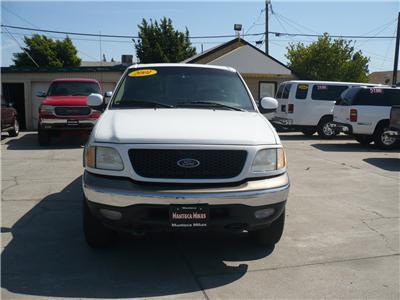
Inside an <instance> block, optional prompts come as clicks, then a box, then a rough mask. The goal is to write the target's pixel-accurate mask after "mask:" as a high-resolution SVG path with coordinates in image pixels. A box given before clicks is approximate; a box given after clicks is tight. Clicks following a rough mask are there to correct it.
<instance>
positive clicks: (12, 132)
mask: <svg viewBox="0 0 400 300" xmlns="http://www.w3.org/2000/svg"><path fill="white" fill-rule="evenodd" d="M8 134H9V135H10V136H11V137H16V136H18V134H19V123H18V120H17V119H15V121H14V126H13V129H11V130H10V131H9V132H8Z"/></svg>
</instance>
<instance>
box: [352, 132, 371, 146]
mask: <svg viewBox="0 0 400 300" xmlns="http://www.w3.org/2000/svg"><path fill="white" fill-rule="evenodd" d="M354 139H355V140H356V141H357V142H359V143H360V144H361V145H364V146H367V145H369V144H371V143H372V141H373V140H374V139H373V137H372V136H370V135H362V134H358V135H355V136H354Z"/></svg>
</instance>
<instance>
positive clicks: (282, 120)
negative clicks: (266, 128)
mask: <svg viewBox="0 0 400 300" xmlns="http://www.w3.org/2000/svg"><path fill="white" fill-rule="evenodd" d="M271 122H272V123H274V124H277V125H281V126H290V125H292V124H293V120H292V119H287V118H281V117H273V118H272V119H271Z"/></svg>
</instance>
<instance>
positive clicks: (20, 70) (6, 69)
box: [1, 65, 126, 73]
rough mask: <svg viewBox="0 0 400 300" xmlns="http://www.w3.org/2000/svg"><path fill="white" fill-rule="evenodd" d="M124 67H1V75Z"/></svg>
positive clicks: (110, 69) (104, 69)
mask: <svg viewBox="0 0 400 300" xmlns="http://www.w3.org/2000/svg"><path fill="white" fill-rule="evenodd" d="M125 69H126V66H123V65H116V66H105V67H82V66H80V67H61V68H54V67H39V68H37V67H1V73H66V72H71V73H72V72H123V71H125Z"/></svg>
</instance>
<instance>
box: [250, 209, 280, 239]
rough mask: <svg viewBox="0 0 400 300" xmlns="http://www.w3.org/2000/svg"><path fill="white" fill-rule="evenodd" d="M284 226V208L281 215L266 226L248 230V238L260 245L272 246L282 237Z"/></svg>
mask: <svg viewBox="0 0 400 300" xmlns="http://www.w3.org/2000/svg"><path fill="white" fill-rule="evenodd" d="M284 226H285V209H284V210H283V211H282V213H281V215H280V216H279V217H278V219H276V220H275V221H274V222H272V223H271V224H270V225H269V226H268V227H265V228H262V229H258V230H254V231H250V232H249V235H250V238H251V239H252V240H253V242H255V243H256V244H257V245H260V246H274V245H275V244H276V243H278V242H279V240H280V239H281V237H282V233H283V228H284Z"/></svg>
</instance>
